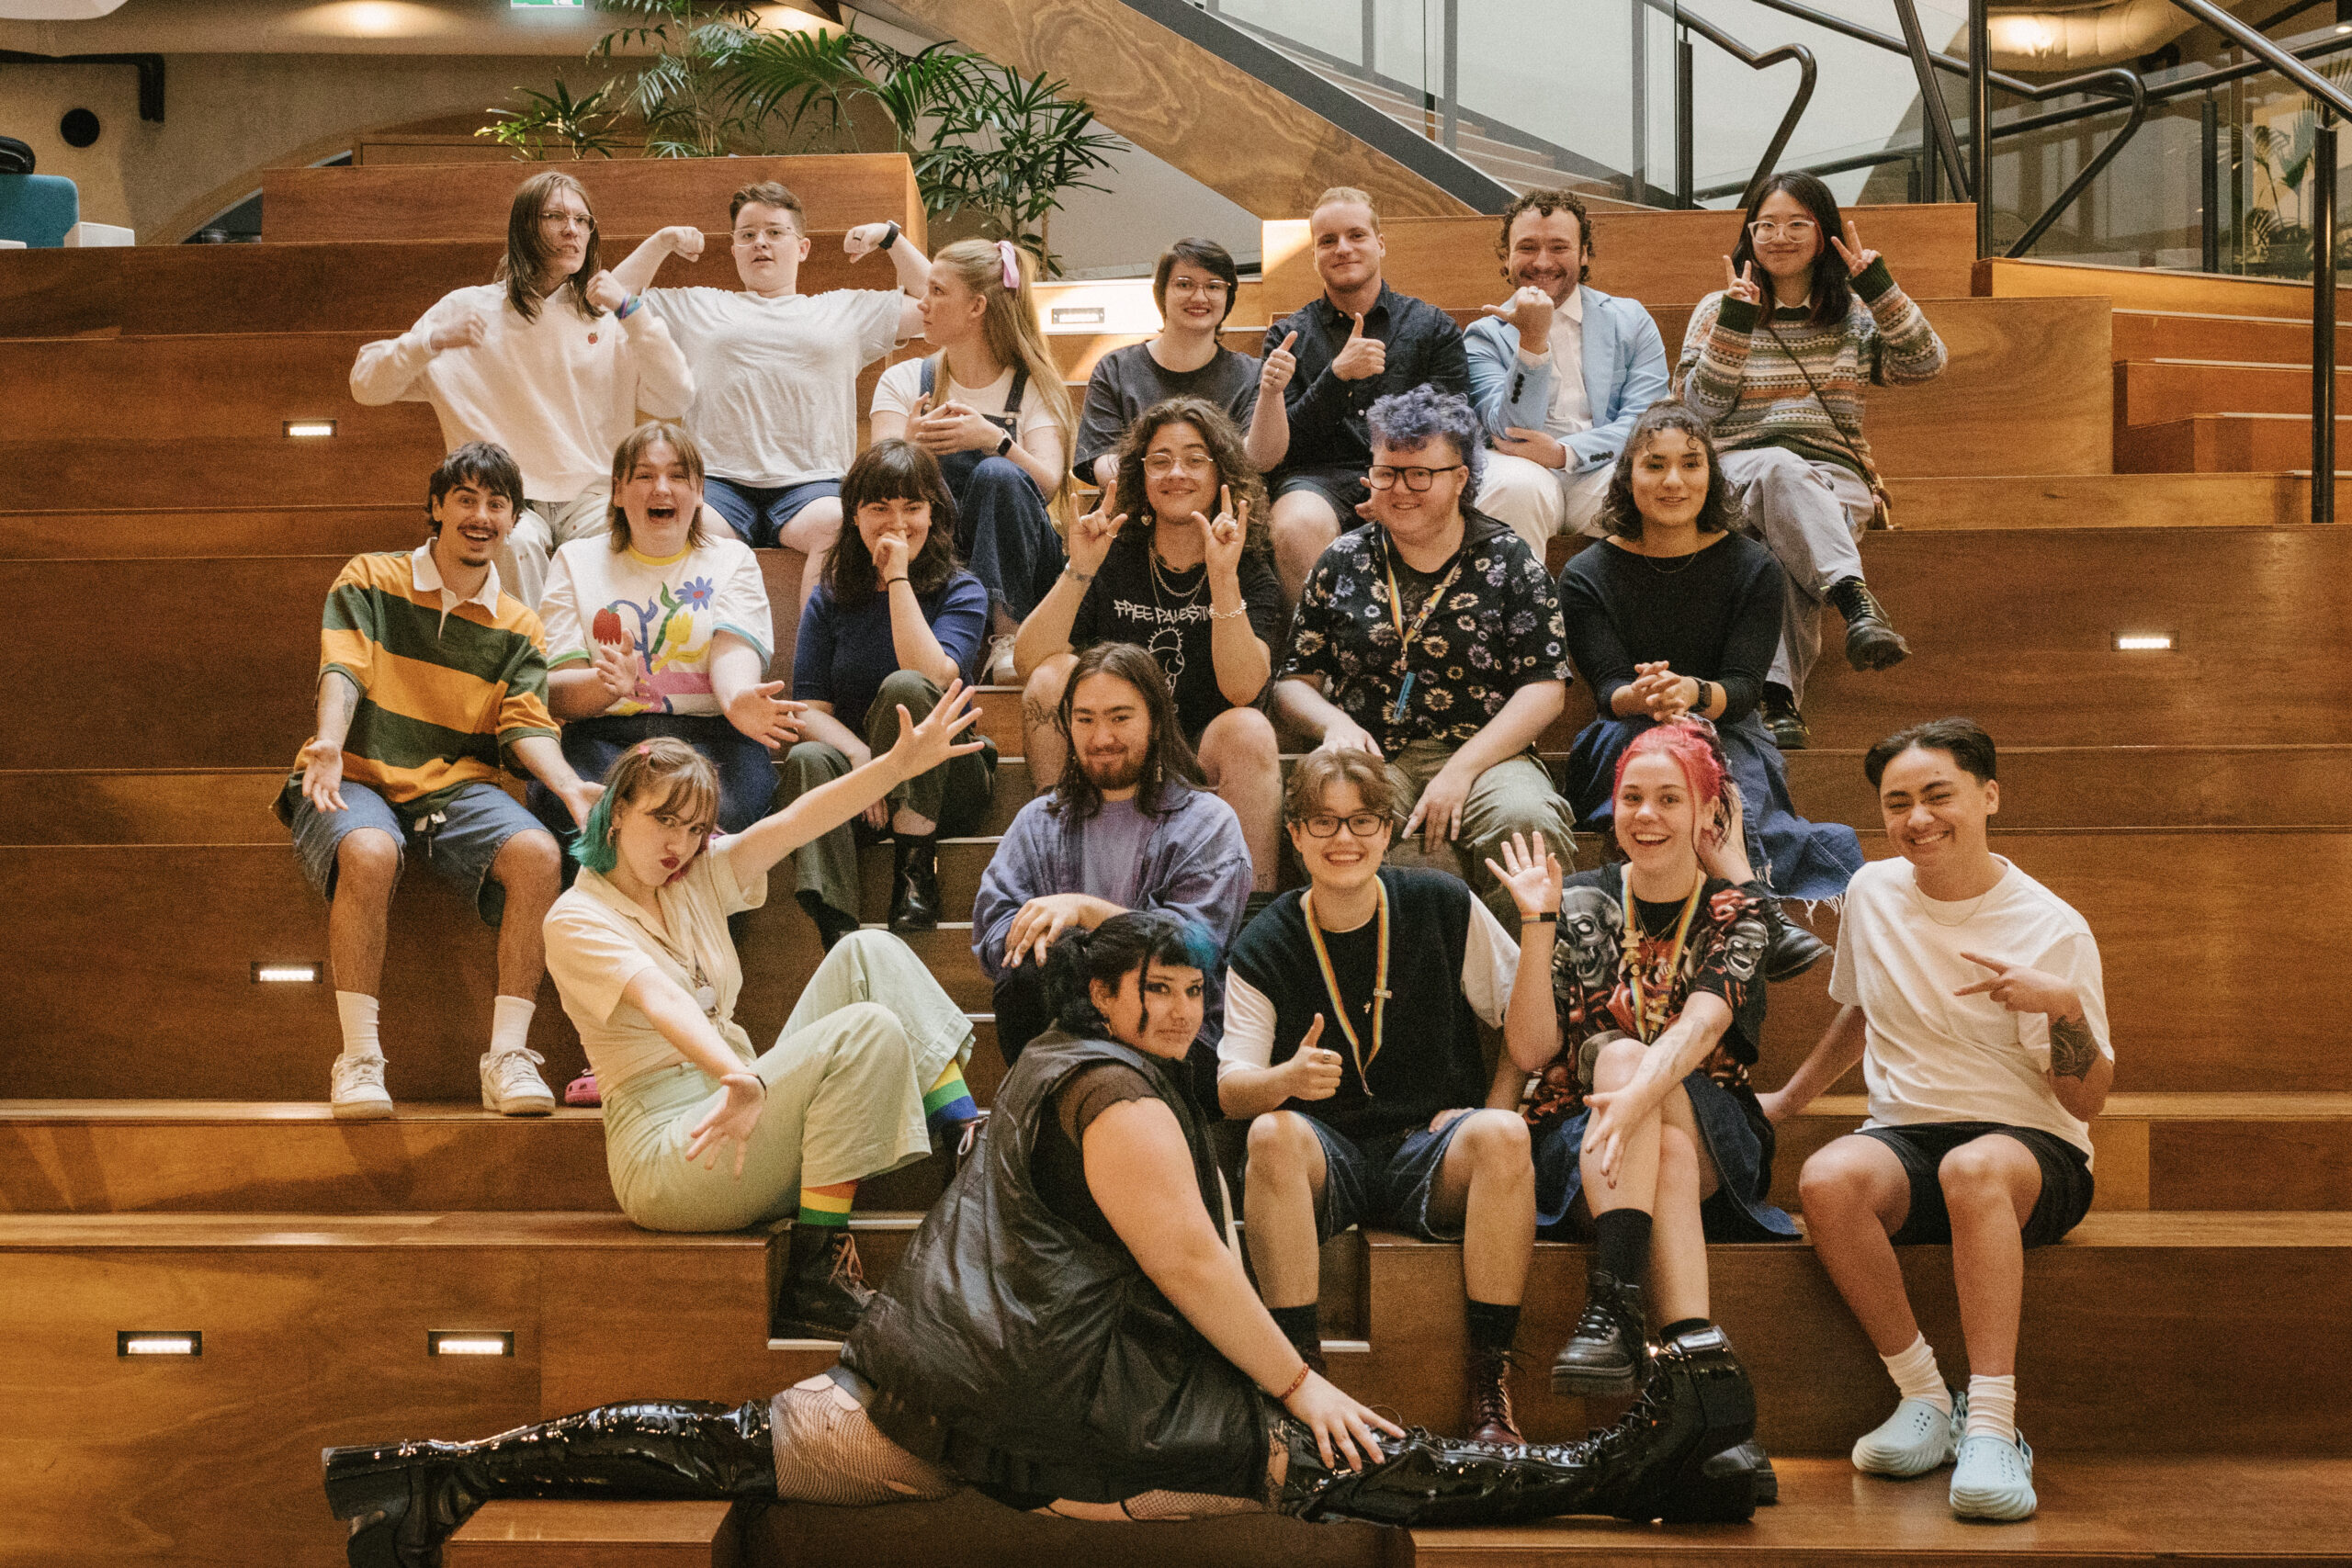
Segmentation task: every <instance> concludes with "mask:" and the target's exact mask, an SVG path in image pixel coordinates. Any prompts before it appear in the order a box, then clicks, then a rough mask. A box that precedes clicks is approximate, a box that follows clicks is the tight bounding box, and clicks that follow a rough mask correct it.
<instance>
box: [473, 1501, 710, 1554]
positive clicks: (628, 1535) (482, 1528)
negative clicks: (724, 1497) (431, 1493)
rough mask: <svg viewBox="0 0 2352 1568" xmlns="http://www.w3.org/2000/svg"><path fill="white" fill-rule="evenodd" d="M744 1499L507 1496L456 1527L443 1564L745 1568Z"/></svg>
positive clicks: (485, 1506)
mask: <svg viewBox="0 0 2352 1568" xmlns="http://www.w3.org/2000/svg"><path fill="white" fill-rule="evenodd" d="M750 1511H751V1510H748V1509H746V1508H744V1507H743V1506H741V1505H740V1504H735V1503H720V1502H683V1501H673V1502H666V1503H665V1502H649V1501H630V1502H620V1501H605V1500H604V1499H600V1498H580V1499H576V1500H574V1499H554V1498H547V1499H537V1498H519V1497H518V1498H501V1499H499V1500H498V1501H496V1502H493V1503H486V1504H484V1505H483V1506H482V1508H481V1512H479V1513H477V1514H475V1515H474V1517H472V1518H470V1519H468V1520H467V1521H466V1522H465V1523H464V1524H462V1525H460V1526H458V1532H457V1533H456V1534H455V1535H453V1536H451V1537H450V1538H449V1540H448V1543H447V1545H446V1546H444V1547H442V1549H441V1562H442V1568H469V1565H471V1568H741V1562H742V1561H743V1549H742V1518H743V1516H744V1515H745V1514H746V1513H747V1512H750Z"/></svg>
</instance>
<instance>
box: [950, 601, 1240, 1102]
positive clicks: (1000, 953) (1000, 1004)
mask: <svg viewBox="0 0 2352 1568" xmlns="http://www.w3.org/2000/svg"><path fill="white" fill-rule="evenodd" d="M1057 718H1058V722H1059V726H1060V729H1061V734H1062V737H1063V743H1064V745H1065V746H1066V747H1067V748H1068V756H1069V761H1066V762H1064V763H1063V764H1062V771H1061V777H1060V779H1059V780H1058V781H1057V783H1056V784H1055V786H1054V791H1053V793H1052V794H1051V795H1039V796H1038V797H1037V798H1036V799H1035V800H1033V801H1031V802H1030V803H1029V804H1028V805H1026V806H1024V807H1022V808H1021V814H1020V815H1019V816H1017V817H1015V818H1013V819H1012V827H1011V828H1009V829H1006V830H1005V834H1004V838H1003V840H1002V841H1001V842H1000V843H999V844H998V845H997V851H996V856H995V858H994V859H992V860H990V861H989V868H988V871H987V873H986V874H984V875H982V877H981V878H980V890H979V893H978V896H977V897H975V898H974V899H973V901H972V952H973V953H974V954H975V955H976V956H977V957H978V959H979V961H980V967H981V968H983V969H985V970H987V971H988V976H989V979H990V980H992V981H994V982H995V983H996V1043H997V1048H998V1049H999V1050H1001V1051H1002V1052H1003V1053H1004V1059H1005V1063H1006V1065H1007V1066H1011V1065H1012V1064H1013V1063H1015V1062H1017V1061H1018V1060H1019V1059H1020V1056H1021V1051H1022V1048H1023V1046H1025V1045H1027V1044H1028V1043H1029V1042H1030V1041H1031V1040H1033V1039H1035V1037H1036V1036H1037V1034H1038V1033H1039V1032H1041V1031H1043V1030H1044V1029H1045V1028H1046V1024H1047V1023H1048V1022H1049V1021H1051V1019H1052V1013H1051V1011H1050V1010H1049V1009H1048V1008H1047V1007H1046V996H1045V987H1044V983H1043V972H1044V964H1045V962H1046V959H1047V958H1048V957H1049V956H1050V955H1051V953H1052V952H1053V948H1054V943H1055V942H1056V940H1057V939H1058V938H1059V937H1060V936H1061V935H1062V933H1063V932H1065V931H1072V930H1078V931H1091V930H1093V929H1094V928H1095V927H1097V926H1099V925H1101V924H1102V923H1103V921H1104V920H1107V919H1111V918H1112V917H1113V916H1114V915H1119V914H1123V913H1125V911H1127V910H1129V909H1160V910H1165V911H1167V912H1169V913H1170V914H1177V915H1182V916H1183V917H1185V918H1186V919H1192V920H1197V921H1199V922H1200V924H1201V925H1202V926H1204V928H1206V929H1207V931H1209V933H1210V934H1211V935H1212V936H1214V937H1215V938H1216V942H1217V946H1218V949H1219V951H1220V952H1222V951H1223V949H1224V947H1225V945H1226V944H1227V943H1228V942H1231V941H1232V940H1233V937H1234V933H1235V932H1237V931H1239V930H1240V929H1241V919H1242V915H1243V912H1244V909H1245V908H1246V907H1247V905H1248V902H1249V898H1250V846H1249V844H1248V843H1247V842H1246V841H1245V840H1243V838H1242V836H1241V823H1240V821H1239V819H1238V818H1236V817H1235V816H1234V815H1233V807H1229V806H1227V804H1226V803H1225V802H1224V801H1222V800H1219V799H1218V798H1217V797H1216V795H1211V794H1209V793H1208V792H1206V791H1205V790H1202V789H1199V788H1196V787H1194V783H1193V781H1194V780H1196V779H1197V778H1198V777H1199V776H1200V775H1199V770H1198V766H1197V764H1196V763H1195V762H1194V761H1193V750H1192V748H1191V747H1189V746H1187V745H1185V744H1184V734H1183V731H1182V729H1181V728H1178V726H1177V722H1176V707H1175V704H1174V703H1173V702H1172V701H1171V700H1170V696H1169V694H1168V681H1167V678H1166V677H1165V676H1163V675H1162V674H1161V673H1160V670H1159V664H1158V663H1157V662H1156V661H1155V660H1153V659H1152V657H1151V655H1150V654H1148V653H1147V652H1145V651H1144V650H1143V649H1140V648H1137V647H1136V646H1135V645H1134V644H1133V643H1125V642H1106V643H1098V644H1096V645H1095V646H1094V647H1092V648H1090V649H1087V650H1086V651H1085V652H1084V653H1081V654H1080V655H1079V656H1078V660H1077V662H1076V663H1075V664H1074V665H1072V666H1071V669H1070V675H1069V684H1068V685H1066V686H1065V687H1063V688H1062V700H1061V707H1060V710H1059V713H1058V715H1057ZM1223 992H1224V987H1223V986H1222V984H1221V983H1220V982H1219V980H1218V977H1217V974H1216V966H1212V969H1211V973H1210V977H1209V989H1208V998H1207V1013H1206V1017H1205V1019H1204V1022H1203V1024H1202V1027H1201V1048H1200V1050H1199V1052H1198V1053H1196V1055H1195V1060H1194V1063H1193V1071H1194V1073H1195V1074H1196V1075H1197V1076H1199V1077H1201V1079H1202V1081H1203V1083H1204V1084H1205V1083H1206V1082H1207V1081H1208V1075H1210V1074H1211V1073H1213V1072H1214V1071H1215V1063H1216V1043H1217V1038H1218V1035H1219V1033H1220V1032H1221V1030H1222V1027H1223V1022H1224V995H1223Z"/></svg>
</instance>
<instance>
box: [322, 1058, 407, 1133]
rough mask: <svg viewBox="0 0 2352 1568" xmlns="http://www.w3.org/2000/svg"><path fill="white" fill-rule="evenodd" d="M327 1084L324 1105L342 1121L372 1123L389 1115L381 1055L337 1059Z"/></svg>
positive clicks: (388, 1099)
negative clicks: (330, 1108) (329, 1107)
mask: <svg viewBox="0 0 2352 1568" xmlns="http://www.w3.org/2000/svg"><path fill="white" fill-rule="evenodd" d="M328 1083H329V1086H330V1087H329V1089H328V1090H327V1102H328V1104H329V1105H330V1106H331V1107H332V1108H333V1110H334V1113H335V1114H336V1115H337V1116H339V1117H341V1118H343V1119H344V1120H345V1121H351V1122H373V1121H376V1120H377V1119H379V1118H380V1117H385V1116H390V1114H391V1113H392V1097H391V1094H390V1091H389V1090H387V1089H385V1088H384V1058H383V1057H381V1056H337V1057H336V1058H335V1059H334V1074H333V1076H332V1077H330V1078H329V1079H328Z"/></svg>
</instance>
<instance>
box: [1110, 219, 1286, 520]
mask: <svg viewBox="0 0 2352 1568" xmlns="http://www.w3.org/2000/svg"><path fill="white" fill-rule="evenodd" d="M1240 290H1241V273H1240V270H1239V269H1238V268H1237V267H1236V266H1235V265H1233V257H1232V255H1231V254H1229V253H1228V252H1227V250H1226V248H1225V247H1224V246H1223V245H1220V244H1218V243H1216V241H1215V240H1200V239H1186V240H1179V241H1177V242H1176V243H1174V244H1172V245H1170V246H1169V247H1168V249H1167V250H1166V251H1164V252H1162V253H1161V254H1160V257H1159V266H1158V267H1156V268H1155V269H1153V272H1152V275H1151V300H1152V303H1153V304H1154V305H1156V306H1158V307H1159V320H1160V323H1161V324H1160V330H1159V336H1158V337H1155V338H1153V339H1152V340H1151V341H1149V342H1148V343H1137V344H1128V345H1127V346H1126V347H1125V348H1114V349H1113V350H1112V351H1111V352H1110V353H1108V354H1106V355H1103V357H1102V358H1100V359H1098V360H1096V361H1095V362H1094V372H1093V374H1092V375H1091V376H1089V377H1088V378H1087V381H1086V406H1085V408H1084V410H1083V412H1081V413H1080V416H1079V426H1078V456H1077V457H1075V458H1074V459H1072V461H1071V463H1070V470H1071V471H1072V472H1073V473H1075V474H1076V475H1077V476H1078V477H1079V479H1080V480H1081V481H1082V482H1084V483H1087V484H1091V485H1094V486H1097V487H1099V488H1103V489H1108V488H1109V486H1110V484H1111V482H1112V479H1113V477H1114V475H1116V474H1117V472H1118V469H1119V448H1120V444H1121V443H1122V441H1123V440H1124V439H1125V436H1126V434H1127V429H1128V427H1129V426H1130V425H1132V424H1134V423H1135V422H1136V419H1137V418H1139V417H1140V416H1141V415H1142V413H1143V412H1144V411H1145V410H1146V409H1148V408H1152V407H1154V406H1156V405H1158V404H1160V403H1164V402H1166V401H1167V400H1169V399H1170V398H1198V399H1201V400H1204V401H1206V402H1208V403H1211V404H1213V405H1215V406H1216V408H1217V409H1219V410H1220V411H1222V412H1224V414H1225V415H1226V417H1227V418H1228V419H1230V420H1232V421H1233V424H1234V428H1235V429H1236V430H1246V431H1249V432H1250V468H1252V469H1253V470H1254V469H1259V468H1271V467H1272V465H1273V462H1274V461H1275V460H1277V459H1279V458H1280V457H1281V456H1282V449H1283V446H1284V444H1285V441H1286V436H1285V435H1284V434H1282V431H1283V425H1282V423H1281V421H1280V420H1279V418H1276V419H1272V420H1270V421H1268V422H1266V426H1267V433H1266V434H1261V433H1260V432H1259V431H1258V428H1257V426H1258V423H1260V422H1259V420H1258V418H1257V408H1258V383H1259V377H1260V372H1261V368H1262V367H1261V365H1260V362H1259V361H1258V359H1257V358H1256V356H1255V355H1247V354H1237V353H1235V352H1234V351H1233V350H1232V349H1229V348H1227V347H1226V346H1225V345H1224V344H1221V343H1219V342H1218V341H1217V333H1218V331H1219V330H1220V329H1221V328H1223V327H1224V325H1225V321H1226V318H1227V317H1228V316H1230V315H1232V314H1233V301H1234V299H1235V297H1236V296H1237V295H1238V294H1239V292H1240ZM1127 493H1128V494H1129V495H1130V496H1132V495H1136V494H1139V493H1140V492H1139V491H1133V490H1130V491H1128V492H1127Z"/></svg>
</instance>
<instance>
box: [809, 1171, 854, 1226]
mask: <svg viewBox="0 0 2352 1568" xmlns="http://www.w3.org/2000/svg"><path fill="white" fill-rule="evenodd" d="M856 1197H857V1183H856V1182H854V1181H837V1182H835V1183H833V1185H831V1187H804V1188H802V1189H801V1190H800V1223H801V1224H804V1225H827V1226H831V1228H833V1229H835V1230H842V1229H846V1228H847V1227H848V1225H849V1206H850V1204H851V1203H852V1202H853V1201H855V1199H856Z"/></svg>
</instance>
